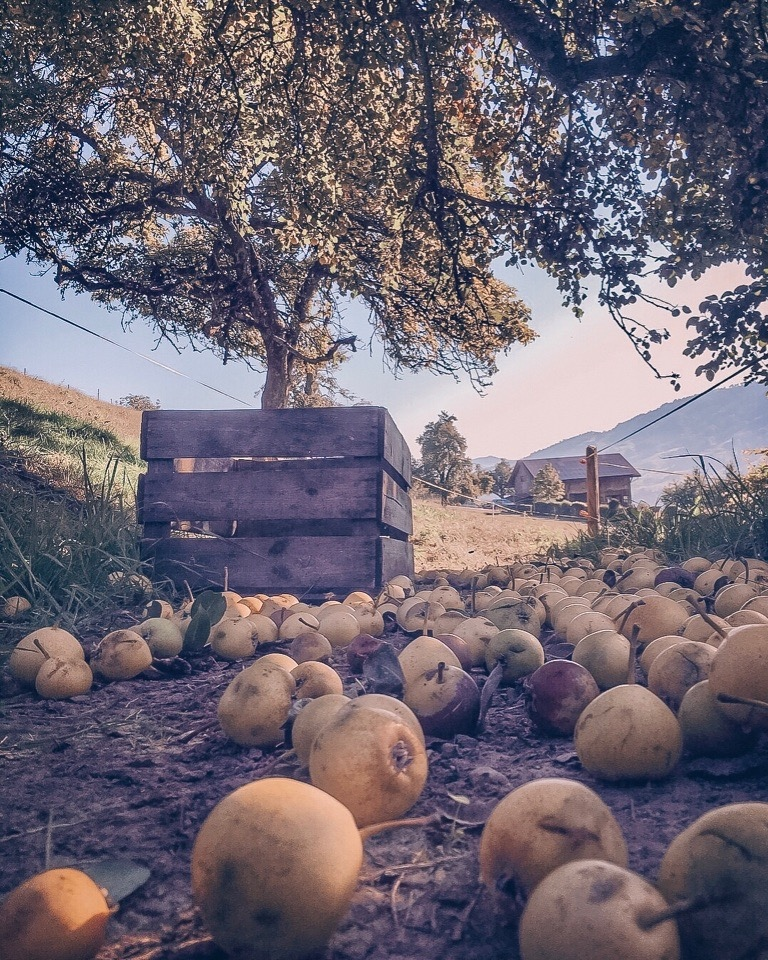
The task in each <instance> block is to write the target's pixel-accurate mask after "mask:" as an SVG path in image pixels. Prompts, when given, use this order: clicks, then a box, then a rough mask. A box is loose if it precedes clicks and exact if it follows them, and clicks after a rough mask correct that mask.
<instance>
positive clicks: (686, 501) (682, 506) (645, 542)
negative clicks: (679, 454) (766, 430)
mask: <svg viewBox="0 0 768 960" xmlns="http://www.w3.org/2000/svg"><path fill="white" fill-rule="evenodd" d="M694 459H695V462H696V469H695V470H694V472H693V473H692V474H690V475H689V476H687V477H686V478H685V479H684V480H683V481H681V482H680V483H677V484H673V485H671V486H669V487H667V488H665V490H664V491H663V493H662V495H661V497H660V498H659V502H658V504H657V505H656V506H649V505H648V504H638V505H637V506H634V507H624V508H619V509H618V510H617V511H616V512H615V513H614V514H613V515H612V516H608V517H606V518H604V521H603V523H602V524H601V529H600V532H599V534H598V536H597V537H594V538H593V537H589V536H588V535H587V534H586V533H580V534H579V535H578V536H577V537H576V538H574V539H573V540H570V541H569V542H568V543H567V545H566V546H567V549H568V550H569V551H570V552H572V553H575V554H578V555H581V556H591V557H596V556H597V553H598V551H599V550H600V549H601V548H602V547H604V546H618V547H630V548H631V547H634V546H640V547H655V548H658V549H660V550H663V551H664V553H665V554H666V555H667V556H668V557H669V559H670V560H671V561H681V560H683V559H685V558H686V557H692V556H696V555H700V556H704V557H708V558H711V559H714V558H716V557H722V556H730V557H762V558H764V557H768V462H766V463H764V464H761V465H759V466H757V467H754V468H752V469H751V470H749V471H748V472H747V473H746V474H742V473H741V471H740V470H739V467H738V464H725V463H723V462H722V461H720V460H716V459H715V458H714V457H703V456H698V457H695V458H694Z"/></svg>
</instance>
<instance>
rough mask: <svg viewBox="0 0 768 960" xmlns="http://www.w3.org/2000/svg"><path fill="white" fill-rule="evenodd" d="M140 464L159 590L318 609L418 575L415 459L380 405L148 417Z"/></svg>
mask: <svg viewBox="0 0 768 960" xmlns="http://www.w3.org/2000/svg"><path fill="white" fill-rule="evenodd" d="M141 454H142V457H143V459H144V460H146V461H147V472H146V474H144V475H143V476H142V477H141V479H140V482H139V490H138V511H139V522H140V523H142V524H143V527H144V535H143V540H142V555H143V557H144V558H145V559H147V560H150V561H151V562H152V563H153V566H154V576H155V578H156V579H160V578H170V579H171V580H173V581H174V582H175V583H176V584H178V585H181V584H182V583H183V582H184V581H185V580H186V581H187V582H188V583H189V584H190V586H191V587H192V589H193V590H196V589H199V588H202V587H211V588H218V589H220V588H222V587H223V585H224V580H225V570H226V573H227V582H228V585H229V587H230V589H232V590H236V591H238V592H239V593H247V594H253V593H282V592H290V593H293V594H295V595H300V596H303V597H312V598H318V597H322V596H325V595H327V594H329V593H333V594H336V595H339V594H346V593H348V592H349V591H351V590H358V589H359V590H367V591H369V592H370V591H376V590H378V589H379V588H380V587H381V586H382V584H383V583H384V582H385V581H386V580H388V579H390V578H391V577H393V576H395V575H397V574H406V575H408V576H412V574H413V547H412V545H411V543H410V542H409V537H410V535H411V534H412V532H413V521H412V513H411V501H410V496H409V493H408V491H409V489H410V485H411V457H410V451H409V450H408V447H407V445H406V443H405V441H404V439H403V437H402V435H401V434H400V432H399V431H398V429H397V427H396V426H395V424H394V422H393V420H392V418H391V417H390V415H389V413H388V412H387V410H386V409H384V408H383V407H329V408H322V409H308V410H148V411H145V412H144V414H143V417H142V436H141ZM193 464H194V472H192V469H193ZM233 521H236V529H235V532H234V535H233V536H221V535H200V534H192V535H190V534H188V533H186V534H185V533H182V532H180V529H179V528H182V529H183V528H190V527H192V528H194V529H195V530H200V528H201V525H204V526H205V528H212V529H213V530H215V531H217V532H218V534H220V533H221V532H222V530H224V531H226V532H227V533H229V532H230V530H231V527H232V525H233Z"/></svg>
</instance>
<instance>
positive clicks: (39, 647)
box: [32, 637, 51, 660]
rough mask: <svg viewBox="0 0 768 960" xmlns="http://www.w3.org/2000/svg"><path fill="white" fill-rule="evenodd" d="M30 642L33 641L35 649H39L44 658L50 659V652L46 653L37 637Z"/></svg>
mask: <svg viewBox="0 0 768 960" xmlns="http://www.w3.org/2000/svg"><path fill="white" fill-rule="evenodd" d="M32 643H34V645H35V646H36V647H37V649H38V650H39V651H40V653H42V655H43V656H44V657H45V659H46V660H50V659H51V655H50V653H48V651H47V650H46V649H45V647H44V646H43V645H42V643H40V640H39V639H38V638H37V637H35V639H34V640H33V641H32Z"/></svg>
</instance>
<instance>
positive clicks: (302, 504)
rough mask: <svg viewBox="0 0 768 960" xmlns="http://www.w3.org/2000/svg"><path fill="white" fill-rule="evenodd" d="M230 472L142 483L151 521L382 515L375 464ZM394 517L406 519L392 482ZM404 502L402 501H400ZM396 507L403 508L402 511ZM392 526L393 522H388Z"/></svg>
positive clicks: (287, 465)
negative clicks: (341, 467) (403, 516)
mask: <svg viewBox="0 0 768 960" xmlns="http://www.w3.org/2000/svg"><path fill="white" fill-rule="evenodd" d="M248 466H249V468H250V469H248V470H242V471H239V470H237V471H232V472H229V473H176V474H161V475H160V476H155V475H154V474H153V473H152V471H151V470H149V471H148V473H147V475H146V476H145V478H144V481H143V483H142V516H143V517H144V519H145V521H158V520H166V521H169V520H182V519H189V518H196V519H198V520H238V521H240V520H259V521H263V520H322V519H331V520H333V519H350V520H352V519H359V520H365V519H372V520H378V519H379V518H380V516H381V503H380V492H379V477H380V475H381V470H380V469H377V467H376V465H375V463H366V462H363V463H362V464H357V463H353V464H351V465H348V466H345V468H344V469H340V468H339V467H338V466H330V465H329V462H328V461H327V460H317V461H295V460H288V461H282V462H272V463H265V462H253V463H250V464H249V465H248ZM387 490H388V499H387V504H388V505H389V506H388V514H391V515H392V517H393V521H392V522H393V523H395V524H396V523H397V522H399V520H400V519H401V518H402V515H403V509H402V503H401V502H398V501H397V494H396V486H395V484H394V483H392V482H391V481H390V482H389V483H388V484H387ZM400 499H402V498H400ZM395 508H398V509H397V510H396V509H395ZM388 522H390V521H388Z"/></svg>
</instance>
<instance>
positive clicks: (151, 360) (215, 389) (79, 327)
mask: <svg viewBox="0 0 768 960" xmlns="http://www.w3.org/2000/svg"><path fill="white" fill-rule="evenodd" d="M0 293H4V294H6V295H7V296H9V297H13V299H14V300H19V301H20V302H21V303H25V304H26V305H27V306H29V307H33V308H34V309H35V310H39V311H40V312H41V313H47V314H48V316H49V317H54V318H55V319H56V320H61V321H62V322H63V323H66V324H69V326H70V327H75V329H77V330H82V332H83V333H89V334H90V335H91V336H92V337H96V338H97V339H99V340H103V341H104V342H105V343H109V344H111V345H112V346H113V347H118V348H119V349H120V350H125V352H126V353H130V354H133V356H134V357H139V358H140V359H141V360H146V361H147V363H153V364H154V365H155V366H156V367H160V368H161V369H162V370H167V371H168V372H169V373H174V374H176V376H177V377H183V378H184V379H185V380H191V381H192V383H196V384H197V385H198V386H200V387H205V388H206V390H213V392H214V393H218V394H219V395H220V396H222V397H226V398H227V400H234V401H235V402H236V403H242V405H243V406H244V407H253V408H254V409H255V406H254V404H252V403H249V402H248V401H247V400H241V399H240V398H239V397H233V396H232V394H231V393H225V392H224V391H223V390H219V388H218V387H214V386H212V385H211V384H210V383H203V381H202V380H197V379H195V377H190V376H189V374H187V373H182V372H181V370H177V369H176V368H175V367H170V366H168V364H167V363H161V362H160V361H159V360H155V358H154V357H148V356H147V355H146V354H144V353H139V352H138V351H136V350H132V349H131V348H130V347H126V346H125V344H123V343H118V342H117V340H111V339H110V338H109V337H105V336H104V335H103V334H101V333H97V332H96V331H95V330H91V329H89V328H88V327H84V326H82V325H81V324H79V323H75V321H74V320H69V319H67V317H62V315H61V314H60V313H54V312H53V311H52V310H47V309H46V308H45V307H41V306H40V305H39V304H37V303H33V302H32V301H31V300H27V299H25V298H24V297H20V296H19V295H18V294H17V293H11V291H10V290H6V289H4V288H3V287H0Z"/></svg>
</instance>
